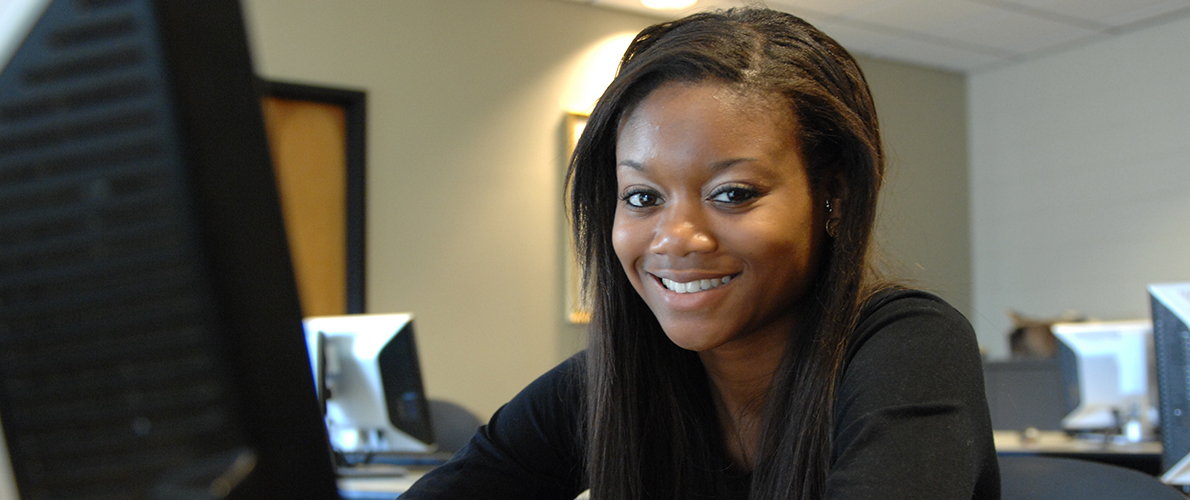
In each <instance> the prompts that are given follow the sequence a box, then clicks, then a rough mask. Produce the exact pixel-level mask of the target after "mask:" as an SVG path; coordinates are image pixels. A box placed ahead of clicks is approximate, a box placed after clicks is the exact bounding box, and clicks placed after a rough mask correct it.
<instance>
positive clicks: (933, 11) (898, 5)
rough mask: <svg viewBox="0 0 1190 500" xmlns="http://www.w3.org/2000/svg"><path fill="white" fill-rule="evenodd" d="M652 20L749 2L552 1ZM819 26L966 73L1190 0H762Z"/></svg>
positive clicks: (859, 44) (860, 43) (897, 56)
mask: <svg viewBox="0 0 1190 500" xmlns="http://www.w3.org/2000/svg"><path fill="white" fill-rule="evenodd" d="M559 1H568V2H578V3H586V4H591V5H594V6H596V7H603V8H612V9H619V10H627V11H631V12H636V13H641V14H646V15H649V16H651V17H655V18H657V19H674V18H677V17H681V16H684V15H686V14H689V13H691V12H696V11H701V10H708V9H715V8H725V7H733V6H739V5H752V4H755V3H757V1H756V0H699V2H698V3H697V4H695V5H694V6H693V7H691V8H689V9H684V10H681V11H676V12H674V11H669V12H662V11H653V10H649V9H647V8H645V7H643V6H642V5H640V0H559ZM763 3H766V4H767V5H769V6H770V7H772V8H775V9H779V10H784V11H787V12H792V13H794V14H797V15H800V16H802V17H804V18H806V20H808V21H810V22H811V23H814V24H815V25H816V26H818V27H819V28H822V30H823V31H825V32H826V33H827V34H829V35H831V36H832V37H834V38H835V39H837V40H839V42H840V43H842V44H843V45H844V46H845V47H847V48H848V50H851V51H852V52H855V53H859V54H866V55H872V56H876V57H882V58H886V59H892V60H896V61H903V62H907V63H911V64H919V65H923V66H928V67H933V68H943V69H949V70H952V71H958V72H973V71H979V70H980V69H983V68H989V67H994V66H1000V65H1003V64H1008V63H1011V62H1013V61H1019V60H1024V59H1028V58H1029V57H1032V56H1036V55H1039V54H1044V53H1048V52H1053V51H1055V50H1063V49H1066V48H1071V47H1076V46H1079V45H1082V44H1085V43H1089V42H1091V41H1094V40H1098V39H1101V38H1104V37H1109V36H1116V35H1119V34H1120V33H1124V32H1128V31H1132V30H1136V29H1143V28H1145V27H1148V26H1152V25H1156V24H1160V23H1162V22H1168V21H1170V20H1174V19H1179V18H1182V17H1186V16H1190V0H769V1H768V2H763Z"/></svg>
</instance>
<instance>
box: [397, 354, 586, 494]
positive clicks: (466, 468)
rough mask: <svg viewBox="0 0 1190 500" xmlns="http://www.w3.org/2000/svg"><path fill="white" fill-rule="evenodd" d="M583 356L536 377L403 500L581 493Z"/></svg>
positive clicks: (422, 479) (420, 481) (410, 490)
mask: <svg viewBox="0 0 1190 500" xmlns="http://www.w3.org/2000/svg"><path fill="white" fill-rule="evenodd" d="M582 377H583V365H582V354H579V355H576V356H575V357H572V358H570V359H568V360H567V361H565V362H563V363H562V364H561V365H558V366H557V367H555V368H554V369H553V370H551V371H550V372H548V373H546V374H545V375H543V376H541V377H540V378H538V379H537V380H536V381H534V382H533V383H532V384H530V385H529V386H528V387H526V388H525V389H524V390H523V391H521V393H520V394H518V395H517V396H516V397H515V398H513V399H512V401H510V402H509V403H508V404H506V405H504V406H503V407H502V408H500V409H499V410H497V411H496V414H495V415H492V419H491V421H489V422H488V424H487V425H485V426H483V427H480V429H479V431H478V432H476V434H475V436H474V437H472V438H471V441H470V442H469V443H467V445H466V446H464V447H463V449H461V450H459V452H458V453H456V454H455V456H454V457H453V458H451V459H450V461H448V462H447V463H445V464H443V465H441V466H439V467H437V468H435V469H434V470H433V471H430V472H429V473H427V474H426V475H425V476H424V477H422V478H421V479H420V480H418V481H417V483H415V484H414V485H413V487H412V488H410V489H409V491H407V492H405V493H404V494H402V495H401V499H402V500H405V499H409V500H425V499H458V498H485V499H495V500H498V499H510V500H512V499H515V500H521V499H526V498H535V499H536V498H540V499H559V500H571V499H573V498H574V497H575V496H576V495H578V493H579V492H580V491H582V489H583V486H582V484H581V482H582V451H581V448H580V446H579V440H578V437H579V435H578V419H579V418H580V417H581V414H580V411H581V402H582V397H583V385H582Z"/></svg>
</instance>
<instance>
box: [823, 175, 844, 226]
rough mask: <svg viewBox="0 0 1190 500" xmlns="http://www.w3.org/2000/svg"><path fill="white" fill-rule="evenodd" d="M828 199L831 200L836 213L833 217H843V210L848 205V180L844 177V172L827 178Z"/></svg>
mask: <svg viewBox="0 0 1190 500" xmlns="http://www.w3.org/2000/svg"><path fill="white" fill-rule="evenodd" d="M825 188H826V199H828V200H830V202H831V208H833V209H834V213H833V214H830V216H831V217H842V212H840V211H841V210H843V209H844V208H846V206H847V182H846V180H845V179H844V178H843V174H842V173H836V174H835V175H832V176H830V177H828V178H827V182H826V186H825Z"/></svg>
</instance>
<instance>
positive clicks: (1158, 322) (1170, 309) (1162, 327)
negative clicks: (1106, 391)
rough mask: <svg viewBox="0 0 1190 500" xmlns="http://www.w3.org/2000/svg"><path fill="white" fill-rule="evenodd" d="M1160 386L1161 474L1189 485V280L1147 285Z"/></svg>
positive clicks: (1172, 480) (1169, 480)
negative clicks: (1151, 310) (1162, 470)
mask: <svg viewBox="0 0 1190 500" xmlns="http://www.w3.org/2000/svg"><path fill="white" fill-rule="evenodd" d="M1149 297H1150V299H1151V304H1152V308H1153V347H1154V351H1155V353H1156V356H1157V386H1158V387H1159V390H1160V400H1161V403H1160V406H1161V430H1162V433H1161V435H1162V446H1163V453H1162V460H1161V461H1162V468H1163V469H1164V470H1165V471H1166V473H1165V476H1164V477H1163V478H1162V479H1163V480H1165V481H1166V482H1167V483H1171V484H1180V485H1190V283H1171V284H1160V285H1151V286H1149Z"/></svg>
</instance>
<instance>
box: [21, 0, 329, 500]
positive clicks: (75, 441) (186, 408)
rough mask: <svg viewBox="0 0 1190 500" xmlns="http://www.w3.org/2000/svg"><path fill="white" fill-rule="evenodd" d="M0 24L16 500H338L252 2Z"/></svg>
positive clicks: (133, 2) (49, 9)
mask: <svg viewBox="0 0 1190 500" xmlns="http://www.w3.org/2000/svg"><path fill="white" fill-rule="evenodd" d="M14 13H15V14H14ZM0 27H15V28H13V29H15V32H14V31H13V30H9V31H4V30H0V33H4V34H5V35H4V36H3V37H2V41H0V64H3V68H2V70H0V235H3V236H0V358H2V359H0V425H2V426H3V436H4V440H5V444H6V447H5V449H4V451H6V452H7V453H0V455H4V457H5V458H8V459H10V460H9V466H8V467H4V472H6V473H7V472H10V473H11V474H10V475H9V476H8V477H9V478H10V481H8V484H7V485H6V489H5V490H4V491H0V495H2V496H4V498H23V499H41V498H46V499H50V498H71V499H99V498H130V499H139V498H163V497H165V498H183V497H191V496H193V497H205V496H206V495H216V496H226V497H227V498H336V497H337V491H336V488H335V478H334V470H333V468H332V465H331V457H330V453H329V450H328V446H327V438H326V433H325V428H324V426H323V425H322V419H321V415H320V412H319V408H318V403H317V400H316V398H315V397H314V391H313V390H312V384H311V382H310V381H311V376H310V365H309V362H308V357H307V352H306V348H305V342H304V339H303V335H302V327H301V312H300V307H299V305H298V298H297V294H296V291H295V286H294V282H293V279H294V277H293V271H292V266H291V265H290V260H289V254H288V250H287V246H286V238H285V234H284V229H283V226H282V223H281V214H280V210H279V205H278V201H277V193H276V187H275V184H274V180H273V173H272V168H271V161H270V158H269V152H268V149H267V148H268V146H267V141H266V138H265V132H264V128H263V120H262V116H261V109H260V100H259V94H258V92H257V85H258V84H257V79H256V77H255V75H254V73H253V70H252V66H251V62H250V60H249V51H248V47H247V42H246V36H245V33H244V25H243V19H242V13H241V11H240V6H239V5H238V3H237V2H236V1H235V0H203V1H201V2H178V1H153V0H52V1H43V0H33V1H29V0H10V1H7V2H4V3H0ZM9 467H10V468H9ZM0 476H3V474H0Z"/></svg>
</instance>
